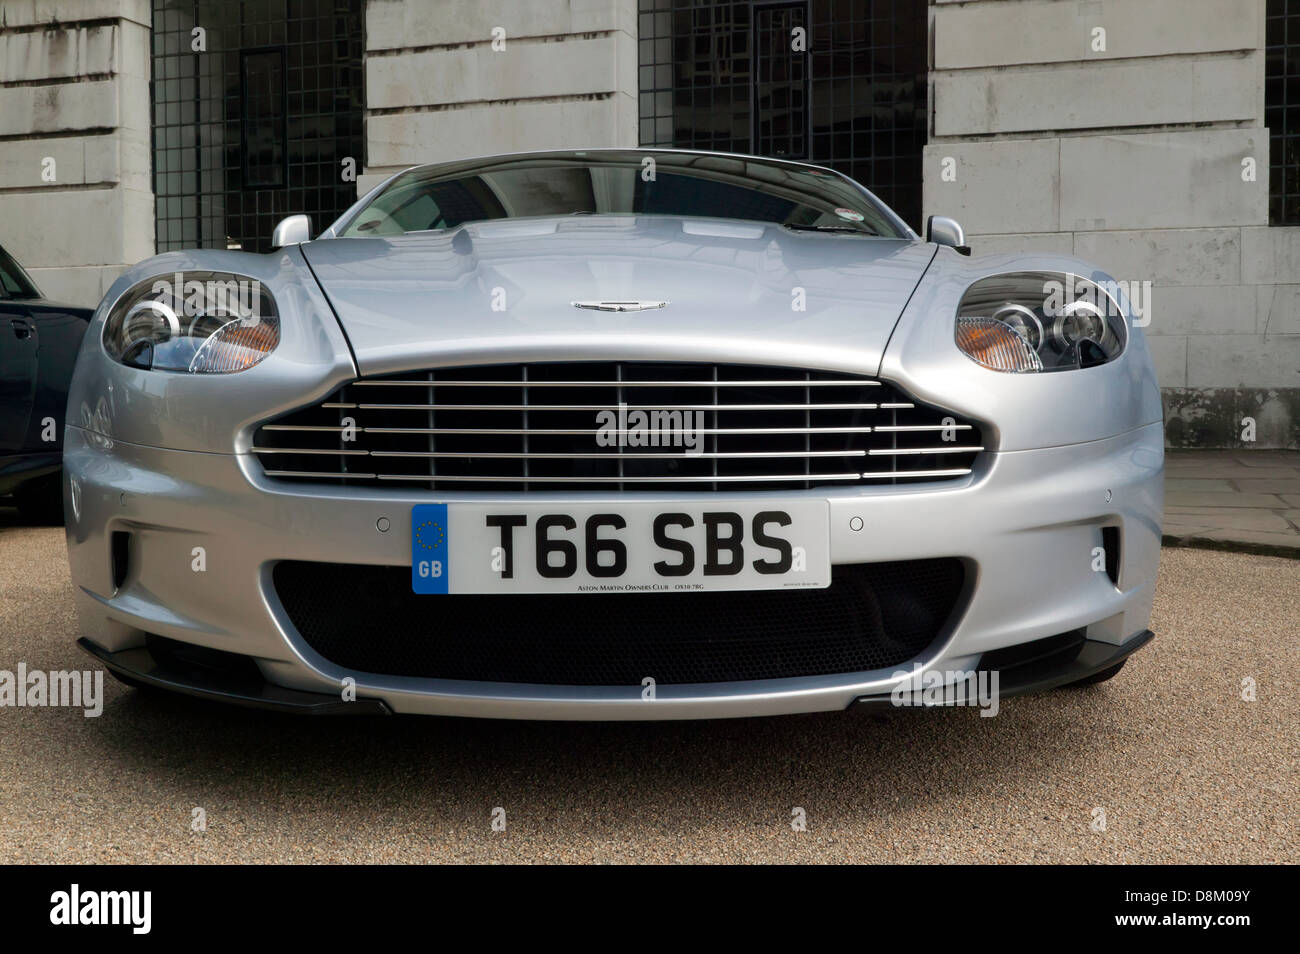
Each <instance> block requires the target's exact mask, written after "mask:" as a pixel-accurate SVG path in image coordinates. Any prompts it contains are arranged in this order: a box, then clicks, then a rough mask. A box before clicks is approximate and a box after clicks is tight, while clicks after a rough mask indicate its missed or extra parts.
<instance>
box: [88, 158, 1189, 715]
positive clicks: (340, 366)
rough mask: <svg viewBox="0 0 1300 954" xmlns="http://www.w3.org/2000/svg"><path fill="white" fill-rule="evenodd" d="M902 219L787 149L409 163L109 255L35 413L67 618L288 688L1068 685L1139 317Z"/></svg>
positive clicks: (102, 645)
mask: <svg viewBox="0 0 1300 954" xmlns="http://www.w3.org/2000/svg"><path fill="white" fill-rule="evenodd" d="M926 231H927V236H926V238H925V239H924V240H923V239H922V238H920V237H918V236H917V235H916V234H915V233H913V232H912V231H911V230H910V229H909V228H908V226H907V225H906V224H904V222H903V221H902V220H901V219H899V218H898V217H897V216H896V215H895V214H894V213H893V212H891V211H890V210H889V209H888V208H886V207H885V206H884V205H883V204H882V203H881V202H879V201H878V200H877V199H876V198H875V197H874V196H872V195H871V194H870V193H869V192H868V191H867V190H866V189H864V188H863V187H862V186H860V185H858V184H857V183H855V182H853V181H852V180H850V179H848V178H846V177H844V176H842V175H840V174H838V173H836V172H833V171H831V170H829V169H824V168H819V167H816V166H810V165H803V164H799V163H794V162H784V161H776V160H771V159H762V158H756V157H749V156H736V155H729V154H715V153H701V152H682V151H658V150H636V151H630V150H629V151H619V150H590V151H585V152H583V151H571V152H546V153H531V154H523V155H510V156H499V157H493V158H487V159H476V160H472V161H464V162H454V163H446V164H440V165H430V166H420V167H417V168H413V169H409V170H406V171H404V172H402V173H400V174H398V175H395V176H393V177H392V178H390V179H388V180H387V181H386V182H384V183H383V184H382V185H380V186H378V187H377V188H376V189H374V190H373V191H371V192H370V193H369V194H368V195H366V196H365V197H364V198H362V199H361V200H360V201H359V202H357V203H356V205H354V206H353V207H352V208H351V209H350V210H348V212H347V213H345V214H344V215H343V216H342V217H341V218H340V219H339V220H338V221H336V222H334V223H333V224H332V225H330V226H329V227H328V228H326V229H325V231H324V232H322V233H321V234H320V235H319V236H318V237H317V238H316V239H314V240H309V239H310V232H309V224H308V223H307V221H306V219H305V218H304V217H302V216H295V217H291V218H289V219H286V220H285V221H284V222H282V223H281V225H280V226H279V227H278V228H277V229H276V238H275V245H276V251H274V252H272V253H270V254H265V255H263V254H252V253H246V252H235V251H217V250H202V251H193V252H171V253H167V254H164V255H159V256H157V257H155V258H152V259H149V260H148V261H145V262H143V263H141V264H140V265H137V266H136V267H134V268H133V269H131V270H130V271H128V272H127V273H126V274H124V275H123V276H122V277H121V278H120V279H119V280H118V281H117V282H116V283H115V284H114V285H113V287H112V288H111V289H110V291H109V293H108V295H107V297H105V299H104V301H103V302H102V303H101V304H100V305H99V308H98V309H97V310H96V312H95V314H94V317H93V319H92V321H91V324H90V329H89V333H88V334H87V335H86V337H85V341H84V343H83V346H82V348H81V352H80V355H79V357H78V360H77V366H76V373H75V377H74V381H73V385H72V389H71V393H70V397H69V405H68V412H67V429H66V435H65V458H64V464H65V472H66V475H67V478H66V487H65V492H66V496H65V507H66V511H67V533H68V552H69V558H70V560H71V566H72V578H73V581H74V583H75V587H76V593H77V600H78V610H79V614H80V619H81V626H82V631H83V638H82V640H81V645H82V646H83V647H84V648H85V649H86V650H87V651H89V652H90V653H92V654H93V655H94V656H96V657H97V658H98V659H100V660H102V661H103V663H104V665H106V666H107V667H108V668H110V669H111V670H112V671H113V672H114V673H116V674H117V675H118V676H119V677H121V678H122V679H123V680H125V681H127V682H129V683H132V684H135V685H139V686H147V687H163V688H168V689H173V690H178V691H181V692H187V693H191V694H194V695H199V696H206V697H211V698H219V699H225V700H227V701H235V702H242V703H246V704H251V705H259V706H264V707H268V708H275V709H283V710H289V711H300V712H308V713H338V712H345V713H346V712H413V713H435V714H448V715H462V716H489V717H505V718H521V719H683V718H713V717H723V716H753V715H767V714H775V713H791V712H807V711H814V710H832V709H843V708H846V707H849V706H853V705H856V704H877V705H889V704H891V703H892V704H917V703H918V702H921V701H923V702H924V703H929V702H931V701H947V702H949V703H951V702H953V701H954V700H956V701H961V695H960V693H952V692H948V689H951V688H952V687H953V686H958V687H960V686H961V685H964V683H963V682H962V680H963V679H968V678H969V677H972V676H974V675H976V674H978V676H979V678H980V679H981V680H985V677H992V686H993V689H994V690H995V691H996V692H1000V693H1001V694H1002V695H1009V694H1012V693H1015V692H1023V691H1027V690H1031V689H1044V688H1048V687H1052V686H1057V685H1064V684H1067V683H1080V682H1096V681H1100V680H1102V679H1105V678H1108V677H1109V676H1110V675H1112V674H1114V673H1115V672H1116V671H1117V670H1118V669H1119V668H1120V667H1121V666H1122V665H1123V664H1124V661H1125V659H1126V658H1127V657H1128V656H1129V655H1130V654H1131V653H1132V652H1134V651H1135V650H1136V649H1138V648H1139V647H1141V646H1142V645H1144V644H1145V643H1146V642H1147V641H1148V640H1149V639H1150V638H1151V633H1150V631H1149V630H1148V628H1147V626H1148V621H1149V617H1150V612H1151V606H1152V595H1153V591H1154V588H1155V582H1156V566H1157V562H1158V556H1159V546H1160V520H1161V509H1162V507H1161V505H1162V472H1163V434H1162V418H1161V406H1160V394H1159V391H1158V389H1157V385H1156V379H1155V374H1154V372H1153V369H1152V363H1151V358H1150V355H1149V354H1148V351H1147V346H1146V342H1145V341H1144V339H1143V335H1142V331H1141V328H1140V327H1138V326H1139V325H1140V324H1142V323H1143V322H1142V321H1140V320H1139V321H1136V322H1135V320H1134V319H1135V309H1134V307H1133V305H1132V303H1131V300H1130V297H1129V296H1128V295H1126V294H1125V287H1124V286H1123V285H1122V283H1118V282H1116V281H1114V280H1112V278H1111V277H1110V276H1108V275H1106V274H1104V273H1103V272H1101V271H1099V270H1097V269H1096V268H1094V267H1092V266H1090V265H1088V264H1085V263H1083V262H1080V261H1077V260H1075V259H1073V258H1068V257H1062V256H1058V255H1046V254H1044V255H1036V254H1030V255H995V256H984V257H979V256H975V257H972V256H971V255H970V249H968V248H966V247H965V246H964V241H963V238H962V234H961V229H960V227H959V226H958V225H957V224H956V223H955V222H953V221H951V220H948V219H938V218H935V219H931V221H930V222H929V224H928V225H927V229H926ZM980 685H981V686H983V685H984V682H981V683H980Z"/></svg>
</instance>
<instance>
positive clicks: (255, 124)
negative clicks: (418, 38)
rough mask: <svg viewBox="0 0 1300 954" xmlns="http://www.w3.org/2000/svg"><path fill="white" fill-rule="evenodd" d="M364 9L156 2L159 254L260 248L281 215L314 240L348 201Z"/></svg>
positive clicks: (355, 1)
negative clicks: (301, 218) (306, 219)
mask: <svg viewBox="0 0 1300 954" xmlns="http://www.w3.org/2000/svg"><path fill="white" fill-rule="evenodd" d="M363 12H364V10H363V0H242V2H240V3H229V2H217V0H153V40H152V42H153V49H152V65H153V79H152V83H151V93H152V108H153V124H152V125H153V180H154V194H155V197H156V205H155V209H156V212H155V216H156V230H155V236H156V242H157V248H158V251H160V252H162V251H167V250H169V249H177V248H195V247H200V248H242V249H245V250H250V251H266V250H268V249H269V248H270V238H271V231H272V229H274V227H275V223H276V222H277V221H279V220H280V219H281V218H282V217H284V216H286V215H292V214H295V213H299V212H301V213H305V214H307V215H309V216H311V220H312V226H313V228H314V229H315V230H320V229H322V228H324V227H325V226H326V225H327V224H329V223H330V222H332V221H333V220H334V219H335V218H337V217H338V216H339V215H340V214H342V212H343V211H344V210H345V209H347V207H348V206H349V205H351V204H352V203H353V202H354V201H356V182H355V181H353V180H351V179H345V178H344V176H343V172H344V169H343V165H342V162H343V160H344V159H345V158H350V159H353V160H355V170H356V171H357V172H360V170H361V169H362V168H363V166H364V150H365V138H364V133H363V128H362V117H363V113H364V108H365V100H364V95H363V91H362V51H363V38H362V30H363V20H364V17H363ZM196 29H201V30H202V31H203V32H202V34H201V35H196V34H195V32H194V31H195V30H196ZM196 46H201V47H203V49H197V50H196V49H195V47H196Z"/></svg>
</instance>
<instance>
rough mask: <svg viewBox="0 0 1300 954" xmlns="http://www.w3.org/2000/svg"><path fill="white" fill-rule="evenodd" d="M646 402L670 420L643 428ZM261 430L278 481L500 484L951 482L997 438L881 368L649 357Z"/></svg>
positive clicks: (445, 373) (487, 373)
mask: <svg viewBox="0 0 1300 954" xmlns="http://www.w3.org/2000/svg"><path fill="white" fill-rule="evenodd" d="M620 407H622V408H624V409H625V411H624V413H622V414H620V413H619V409H620ZM638 413H640V414H644V415H646V422H649V423H653V424H657V425H658V427H653V428H651V429H649V430H648V431H647V430H646V429H644V428H642V429H638V427H637V425H638V424H640V423H643V422H642V421H639V420H638V418H637V417H636V415H637V414H638ZM253 440H254V447H253V452H254V453H255V454H256V455H257V457H258V459H259V461H260V462H261V464H262V467H263V468H264V470H265V472H266V474H267V476H268V477H273V478H276V479H279V480H289V481H316V482H320V481H329V482H333V483H337V484H342V485H375V486H378V485H389V484H396V485H403V484H405V485H411V484H417V485H420V486H424V487H428V488H431V489H434V490H498V491H507V490H623V489H631V490H681V489H685V488H687V487H689V488H690V489H692V490H774V489H800V488H810V487H819V486H827V485H846V484H860V483H896V482H899V481H916V480H938V479H944V478H953V477H961V476H964V475H966V474H969V473H970V472H971V467H972V466H973V463H974V460H975V457H976V455H977V454H979V452H980V451H982V450H983V449H984V448H983V445H982V443H981V437H980V432H979V429H978V428H977V427H976V426H975V425H974V424H972V423H971V422H969V421H965V420H961V419H960V418H957V417H956V416H955V415H952V414H949V413H948V412H946V411H942V410H939V409H936V408H932V407H928V406H925V405H922V404H919V403H917V402H915V401H913V400H911V399H910V398H909V397H908V396H907V395H905V394H904V393H902V392H901V391H900V390H898V389H897V388H895V387H893V386H891V385H889V384H886V383H884V382H881V381H877V380H874V379H872V378H864V377H859V376H854V375H847V374H838V373H832V372H821V371H805V370H800V369H791V368H770V367H761V366H743V365H725V364H694V363H692V364H684V363H677V364H669V363H640V362H638V363H626V362H619V363H611V362H566V363H552V364H512V365H494V366H489V367H469V368H444V369H439V370H436V371H427V372H418V373H413V372H407V373H403V374H395V375H388V376H386V377H375V378H362V379H359V380H356V381H352V382H349V383H348V384H346V385H344V386H343V387H341V388H339V389H338V390H337V391H335V392H334V393H333V394H331V395H330V396H329V397H327V398H326V399H325V400H324V401H322V402H320V403H319V404H316V405H314V406H312V407H306V408H301V409H299V410H297V411H293V412H291V413H289V414H287V415H285V416H283V417H280V418H278V419H276V420H274V421H270V422H267V423H266V424H263V425H262V426H261V427H259V428H258V429H257V431H256V434H255V435H254V439H253ZM692 445H693V446H692Z"/></svg>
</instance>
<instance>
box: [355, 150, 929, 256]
mask: <svg viewBox="0 0 1300 954" xmlns="http://www.w3.org/2000/svg"><path fill="white" fill-rule="evenodd" d="M557 215H672V216H690V217H698V218H723V219H741V220H744V221H748V222H763V223H770V224H774V225H782V226H785V227H787V228H792V229H802V230H809V231H828V232H854V233H861V234H864V235H882V236H888V237H890V238H904V237H906V235H905V233H904V232H903V230H902V229H901V228H900V226H899V225H898V224H897V223H896V220H895V219H894V218H893V217H892V216H891V215H890V214H889V213H888V212H887V211H886V210H885V209H884V207H883V206H881V205H880V204H879V203H877V202H875V201H873V200H872V197H871V196H870V195H868V194H867V193H866V192H865V191H863V190H862V189H860V188H858V187H857V186H856V185H855V184H854V183H853V182H852V181H850V180H848V179H845V178H843V177H842V176H839V175H837V174H836V173H833V172H829V171H827V170H821V169H814V168H809V167H800V166H793V165H787V164H783V163H779V162H768V161H765V160H762V159H751V158H742V157H730V156H714V155H699V154H695V153H674V152H665V153H654V152H632V151H628V152H619V151H609V152H587V153H583V152H572V153H547V154H544V155H526V156H514V157H504V158H501V159H489V160H478V161H475V162H473V163H456V164H452V165H439V166H422V167H420V168H418V169H412V170H410V171H408V172H405V173H403V174H402V175H400V176H398V177H397V178H396V179H394V180H393V181H392V182H390V183H389V184H388V186H387V187H386V188H385V189H384V190H383V191H382V192H380V193H379V194H378V195H376V196H375V197H374V199H372V200H371V201H370V202H369V203H368V204H367V205H366V206H364V207H363V208H362V209H361V210H360V211H359V212H357V213H356V214H354V215H353V216H352V217H351V219H350V220H349V221H348V222H347V224H346V226H345V227H344V228H343V229H342V231H341V232H340V233H339V234H340V235H342V236H345V237H355V236H373V235H399V234H401V233H403V232H421V231H428V230H436V229H452V228H456V227H457V226H458V225H463V224H464V223H466V222H482V221H485V220H488V219H518V218H529V217H534V216H557Z"/></svg>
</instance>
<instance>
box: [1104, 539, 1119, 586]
mask: <svg viewBox="0 0 1300 954" xmlns="http://www.w3.org/2000/svg"><path fill="white" fill-rule="evenodd" d="M1101 547H1102V549H1103V550H1105V551H1106V575H1107V576H1108V577H1110V581H1111V582H1112V583H1114V584H1115V585H1116V586H1119V527H1102V528H1101Z"/></svg>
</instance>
